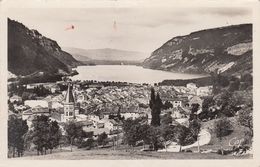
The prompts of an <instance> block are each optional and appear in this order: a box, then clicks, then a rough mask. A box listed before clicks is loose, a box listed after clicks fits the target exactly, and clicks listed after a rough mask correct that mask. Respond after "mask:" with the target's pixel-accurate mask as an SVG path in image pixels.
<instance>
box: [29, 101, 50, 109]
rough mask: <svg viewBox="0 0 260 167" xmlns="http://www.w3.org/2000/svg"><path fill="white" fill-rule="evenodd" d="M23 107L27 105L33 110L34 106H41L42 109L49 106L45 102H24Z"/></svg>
mask: <svg viewBox="0 0 260 167" xmlns="http://www.w3.org/2000/svg"><path fill="white" fill-rule="evenodd" d="M24 105H27V106H29V107H31V108H34V107H36V106H41V107H43V108H45V107H46V108H48V107H49V104H48V102H47V101H46V100H25V101H24Z"/></svg>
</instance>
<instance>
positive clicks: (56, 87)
mask: <svg viewBox="0 0 260 167" xmlns="http://www.w3.org/2000/svg"><path fill="white" fill-rule="evenodd" d="M50 91H51V93H56V92H58V91H60V87H59V86H58V85H56V84H55V85H53V86H51V87H50Z"/></svg>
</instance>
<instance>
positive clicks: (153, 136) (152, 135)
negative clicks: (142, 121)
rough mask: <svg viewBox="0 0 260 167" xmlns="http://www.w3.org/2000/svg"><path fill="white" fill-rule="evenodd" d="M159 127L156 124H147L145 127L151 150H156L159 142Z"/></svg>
mask: <svg viewBox="0 0 260 167" xmlns="http://www.w3.org/2000/svg"><path fill="white" fill-rule="evenodd" d="M160 137H161V129H160V127H158V126H149V128H148V129H147V139H148V141H149V143H150V144H151V146H152V148H153V150H155V151H157V150H158V148H159V144H160V141H161V140H160Z"/></svg>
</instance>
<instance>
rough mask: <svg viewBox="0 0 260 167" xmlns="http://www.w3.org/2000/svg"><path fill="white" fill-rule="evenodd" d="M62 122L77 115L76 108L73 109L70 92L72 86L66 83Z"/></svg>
mask: <svg viewBox="0 0 260 167" xmlns="http://www.w3.org/2000/svg"><path fill="white" fill-rule="evenodd" d="M63 109H64V114H63V119H62V120H63V122H67V121H69V120H71V119H75V117H76V115H79V112H78V110H75V100H74V97H73V93H72V86H71V85H70V84H69V85H68V90H67V93H66V95H65V101H64V103H63Z"/></svg>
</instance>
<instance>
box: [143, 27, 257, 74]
mask: <svg viewBox="0 0 260 167" xmlns="http://www.w3.org/2000/svg"><path fill="white" fill-rule="evenodd" d="M252 47H253V46H252V25H251V24H242V25H234V26H228V27H221V28H215V29H208V30H202V31H198V32H193V33H191V34H189V35H186V36H178V37H174V38H172V39H171V40H169V41H168V42H166V43H165V44H163V45H162V46H161V47H160V48H158V49H157V50H155V51H154V52H153V53H152V54H151V56H150V57H149V58H147V59H146V60H145V61H144V62H143V66H144V67H146V68H152V69H160V70H166V71H178V72H186V73H210V72H212V71H216V70H217V71H218V72H221V73H232V74H234V73H240V72H245V71H247V72H252Z"/></svg>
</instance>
